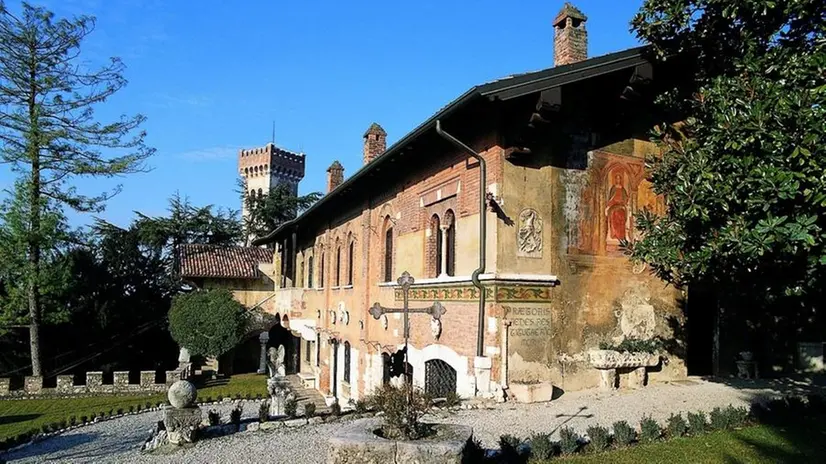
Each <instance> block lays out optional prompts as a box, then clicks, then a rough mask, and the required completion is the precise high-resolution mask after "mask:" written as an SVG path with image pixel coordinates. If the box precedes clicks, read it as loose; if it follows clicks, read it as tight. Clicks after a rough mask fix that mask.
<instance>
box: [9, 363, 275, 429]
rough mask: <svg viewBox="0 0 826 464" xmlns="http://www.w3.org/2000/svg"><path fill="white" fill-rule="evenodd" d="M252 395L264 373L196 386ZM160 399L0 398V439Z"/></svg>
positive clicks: (207, 393) (260, 388)
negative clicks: (70, 417) (52, 424)
mask: <svg viewBox="0 0 826 464" xmlns="http://www.w3.org/2000/svg"><path fill="white" fill-rule="evenodd" d="M248 393H249V394H250V395H251V396H253V397H255V395H256V394H258V393H260V394H261V395H262V396H263V395H266V393H267V386H266V381H265V378H264V376H263V375H257V374H241V375H236V376H233V377H232V378H230V379H219V380H214V381H208V382H206V383H205V384H203V385H201V386H200V387H199V388H198V398H199V399H200V400H206V399H207V398H208V397H212V399H213V400H217V399H218V397H219V396H223V397H227V396H229V397H234V396H235V395H236V394H240V395H241V396H242V397H246V395H247V394H248ZM159 401H166V395H165V394H156V395H129V396H114V395H101V396H95V397H90V398H55V399H52V398H48V399H45V398H44V399H32V400H0V441H2V440H4V439H6V438H11V437H14V436H16V435H18V434H21V433H24V432H26V431H29V430H31V429H40V427H41V426H43V425H48V424H51V423H53V422H60V421H61V420H64V419H65V420H67V421H68V419H69V416H75V417H76V418H77V420H78V421H80V418H81V416H87V417H91V416H92V414H97V415H99V414H100V413H105V414H107V415H108V414H109V411H113V412H115V413H117V410H118V409H123V410H124V411H129V407H130V406H131V407H134V408H137V407H138V405H140V406H141V407H144V406H145V405H146V403H147V402H150V403H151V404H152V406H155V405H156V404H157V403H158V402H159Z"/></svg>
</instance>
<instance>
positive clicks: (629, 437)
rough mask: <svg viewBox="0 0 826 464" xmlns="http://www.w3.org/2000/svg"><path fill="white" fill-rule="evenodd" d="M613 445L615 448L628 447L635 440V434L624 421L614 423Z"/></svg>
mask: <svg viewBox="0 0 826 464" xmlns="http://www.w3.org/2000/svg"><path fill="white" fill-rule="evenodd" d="M613 429H614V443H615V444H616V445H617V446H628V445H630V444H631V443H633V442H634V439H635V438H637V432H636V431H634V428H633V427H631V425H629V424H628V422H626V421H618V422H614V426H613Z"/></svg>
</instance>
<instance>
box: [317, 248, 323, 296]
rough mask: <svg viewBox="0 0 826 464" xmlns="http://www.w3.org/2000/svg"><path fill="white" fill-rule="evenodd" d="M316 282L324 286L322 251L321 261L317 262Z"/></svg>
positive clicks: (321, 286)
mask: <svg viewBox="0 0 826 464" xmlns="http://www.w3.org/2000/svg"><path fill="white" fill-rule="evenodd" d="M318 284H319V287H320V288H324V252H323V251H322V252H321V262H319V263H318Z"/></svg>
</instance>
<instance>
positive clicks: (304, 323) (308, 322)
mask: <svg viewBox="0 0 826 464" xmlns="http://www.w3.org/2000/svg"><path fill="white" fill-rule="evenodd" d="M315 324H316V320H315V319H290V330H294V331H296V332H298V333H299V334H301V338H302V339H303V340H307V341H311V342H314V341H316V331H315Z"/></svg>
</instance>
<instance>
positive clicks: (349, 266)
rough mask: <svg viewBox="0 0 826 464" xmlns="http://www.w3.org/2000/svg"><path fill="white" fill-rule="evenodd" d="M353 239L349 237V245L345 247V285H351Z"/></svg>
mask: <svg viewBox="0 0 826 464" xmlns="http://www.w3.org/2000/svg"><path fill="white" fill-rule="evenodd" d="M353 244H354V242H353V239H352V238H350V245H348V249H347V285H353V258H354V256H353Z"/></svg>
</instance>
